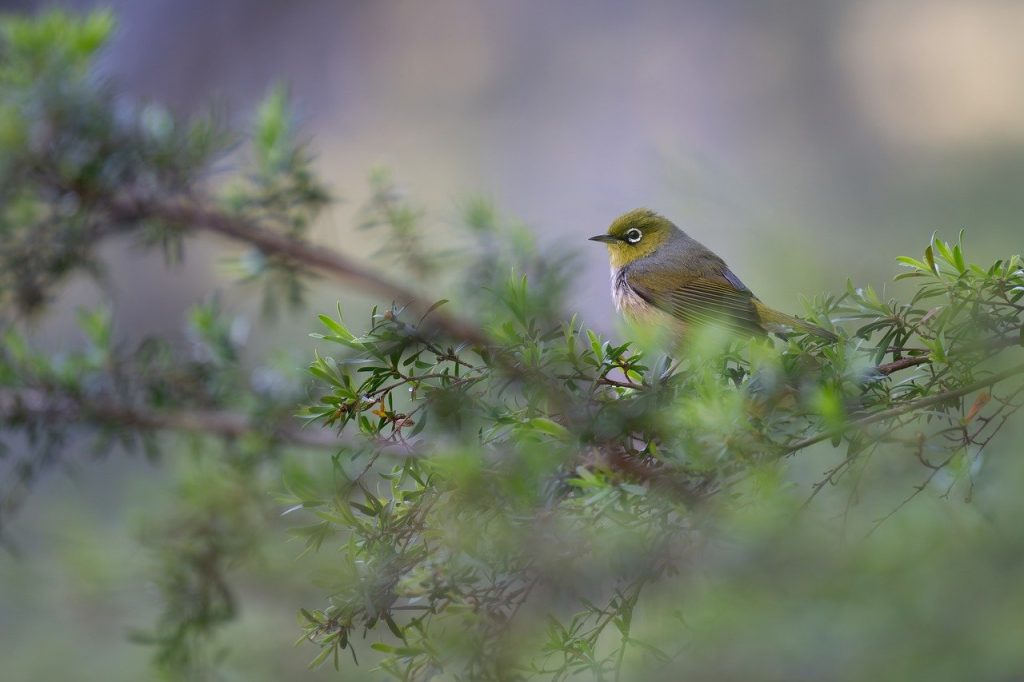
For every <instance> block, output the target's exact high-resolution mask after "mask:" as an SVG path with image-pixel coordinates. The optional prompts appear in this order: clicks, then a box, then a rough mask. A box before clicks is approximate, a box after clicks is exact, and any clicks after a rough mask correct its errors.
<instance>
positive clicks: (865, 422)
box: [780, 363, 1024, 456]
mask: <svg viewBox="0 0 1024 682" xmlns="http://www.w3.org/2000/svg"><path fill="white" fill-rule="evenodd" d="M1018 374H1024V363H1022V364H1019V365H1014V366H1013V367H1010V368H1009V369H1006V370H1003V371H1002V372H996V373H995V374H993V375H992V376H990V377H986V378H985V379H979V380H978V381H975V382H973V383H970V384H967V385H965V386H961V387H960V388H956V389H953V390H952V391H945V392H943V393H938V394H936V395H932V396H928V397H927V398H921V399H920V400H912V401H910V402H908V403H904V404H903V405H900V406H898V407H893V408H891V409H888V410H882V411H880V412H875V413H873V414H869V415H868V416H866V417H861V418H860V419H856V420H854V421H852V422H850V423H848V424H845V425H843V426H842V427H840V428H837V429H831V430H829V431H825V432H824V433H819V434H818V435H816V436H810V437H808V438H804V439H802V440H798V441H796V442H795V443H790V444H789V445H787V446H785V447H784V448H783V450H782V452H781V453H780V454H781V455H782V456H785V455H789V454H792V453H794V452H796V451H797V450H803V449H804V448H806V447H810V446H811V445H814V444H816V443H820V442H822V441H825V440H829V439H831V438H835V437H837V436H841V435H843V434H844V433H847V432H849V431H853V430H856V429H860V428H863V427H865V426H870V425H871V424H875V423H878V422H880V421H885V420H886V419H892V418H894V417H899V416H901V415H904V414H907V413H910V412H917V411H918V410H923V409H925V408H928V407H931V406H932V405H938V404H939V403H943V402H946V401H947V400H952V399H953V398H960V397H962V396H965V395H969V394H971V393H974V392H975V391H978V390H981V389H983V388H988V387H989V386H992V385H993V384H997V383H999V382H1000V381H1003V380H1004V379H1008V378H1010V377H1012V376H1016V375H1018Z"/></svg>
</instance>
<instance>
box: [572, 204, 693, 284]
mask: <svg viewBox="0 0 1024 682" xmlns="http://www.w3.org/2000/svg"><path fill="white" fill-rule="evenodd" d="M678 233H679V228H678V227H676V226H675V225H673V224H672V221H670V220H669V219H668V218H665V217H663V216H660V215H658V214H657V213H655V212H654V211H652V210H650V209H646V208H638V209H636V210H633V211H630V212H629V213H626V214H623V215H621V216H619V217H618V218H616V219H615V222H613V223H612V224H611V226H609V228H608V232H607V233H605V234H599V235H597V236H595V237H591V238H590V241H594V242H602V243H604V244H606V245H607V246H608V258H609V260H610V261H611V266H612V267H613V268H615V269H616V270H618V269H619V268H621V267H624V266H626V265H629V264H630V263H632V262H633V261H635V260H637V259H638V258H644V257H645V256H649V255H651V254H652V253H655V252H656V251H657V250H658V249H659V248H661V247H662V246H664V245H665V244H666V243H667V242H669V241H670V240H671V239H672V237H674V236H676V235H677V234H678Z"/></svg>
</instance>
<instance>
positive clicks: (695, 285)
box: [590, 209, 838, 342]
mask: <svg viewBox="0 0 1024 682" xmlns="http://www.w3.org/2000/svg"><path fill="white" fill-rule="evenodd" d="M590 239H591V241H595V242H602V243H604V244H606V245H607V246H608V258H609V261H610V263H611V269H612V297H613V298H614V299H615V307H616V308H617V309H618V310H619V312H621V313H623V314H625V315H626V316H628V317H630V318H632V319H633V320H634V321H635V322H638V323H640V324H648V323H664V322H666V321H668V322H669V323H670V324H671V325H672V326H673V327H674V328H675V329H677V330H678V331H679V332H680V333H681V334H686V333H687V332H689V331H690V330H692V329H695V328H704V327H707V326H710V325H714V326H718V327H720V328H722V329H724V330H726V331H727V332H729V333H730V334H732V335H735V336H742V337H750V336H764V335H765V334H767V333H769V332H771V333H777V334H782V335H785V334H813V335H815V336H819V337H821V338H823V339H825V340H827V341H830V342H832V341H836V340H838V337H837V336H836V335H835V334H833V333H832V332H830V331H828V330H826V329H822V328H821V327H818V326H815V325H813V324H810V323H809V322H805V321H804V320H801V319H798V318H796V317H793V316H792V315H786V314H785V313H781V312H779V311H777V310H773V309H771V308H769V307H768V306H766V305H765V304H764V303H762V302H761V301H760V300H758V298H757V297H756V296H754V294H753V293H751V291H750V289H748V288H747V287H746V286H745V285H744V284H743V282H741V281H740V279H739V278H738V277H737V276H736V275H734V274H733V273H732V271H731V270H730V269H729V267H728V266H727V265H726V264H725V261H724V260H722V259H721V258H719V257H718V256H717V255H715V254H714V253H713V252H712V251H711V250H710V249H708V248H707V247H705V246H704V245H703V244H701V243H700V242H698V241H696V240H695V239H693V238H691V237H690V236H688V235H687V234H686V233H685V232H683V231H682V230H680V229H679V228H678V227H676V226H675V225H674V224H673V223H672V222H671V221H670V220H668V219H667V218H664V217H662V216H660V215H658V214H657V213H655V212H654V211H650V210H647V209H637V210H634V211H630V212H629V213H626V214H625V215H622V216H619V218H617V219H616V220H615V222H613V223H612V224H611V226H610V227H609V228H608V232H607V234H600V235H597V236H595V237H591V238H590Z"/></svg>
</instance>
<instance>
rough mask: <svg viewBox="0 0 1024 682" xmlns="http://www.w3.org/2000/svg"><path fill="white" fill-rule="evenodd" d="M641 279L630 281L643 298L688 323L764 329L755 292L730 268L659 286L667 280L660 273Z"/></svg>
mask: <svg viewBox="0 0 1024 682" xmlns="http://www.w3.org/2000/svg"><path fill="white" fill-rule="evenodd" d="M638 279H639V278H638ZM642 279H643V280H644V283H643V284H639V283H638V282H636V281H635V280H634V281H630V282H629V284H630V286H631V287H633V288H634V289H635V290H636V291H637V293H638V294H640V295H641V296H642V297H643V298H645V299H647V300H648V301H650V302H651V303H652V304H653V305H655V306H656V307H658V308H660V309H662V310H663V311H665V312H667V313H669V314H670V315H672V316H673V317H676V318H678V319H680V320H682V321H683V322H684V323H686V324H687V325H694V326H704V325H709V324H711V325H718V326H721V327H724V328H725V329H727V330H729V331H731V332H733V333H735V334H738V335H741V336H750V335H755V334H756V335H762V334H764V333H765V330H764V327H763V326H762V325H761V320H760V317H759V315H758V312H757V308H756V307H755V306H754V301H755V300H756V299H755V298H754V295H753V294H752V293H751V292H750V290H749V289H747V288H746V287H745V286H743V282H741V281H740V280H739V278H738V277H736V276H735V275H734V274H732V272H731V271H729V270H728V269H727V268H726V269H723V271H722V272H721V273H707V274H704V275H701V276H698V277H693V278H691V279H689V280H687V281H686V282H685V283H684V284H682V285H676V286H659V285H662V284H663V283H665V281H666V280H665V279H663V278H659V277H657V276H655V277H653V278H652V277H649V276H648V277H644V278H642ZM645 285H646V286H645Z"/></svg>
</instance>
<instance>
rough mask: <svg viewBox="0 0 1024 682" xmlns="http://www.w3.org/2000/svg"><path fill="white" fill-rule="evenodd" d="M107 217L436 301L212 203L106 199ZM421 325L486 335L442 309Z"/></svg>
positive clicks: (484, 341)
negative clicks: (201, 236) (242, 246)
mask: <svg viewBox="0 0 1024 682" xmlns="http://www.w3.org/2000/svg"><path fill="white" fill-rule="evenodd" d="M107 206H108V210H109V212H110V215H111V217H113V218H114V219H116V220H121V221H137V220H143V219H147V218H149V219H153V218H155V219H159V220H162V221H165V222H167V223H169V224H170V225H172V226H175V225H177V226H180V227H181V228H182V229H186V230H187V229H198V230H206V231H207V232H213V233H215V234H219V235H221V236H222V237H227V238H228V239H232V240H235V241H239V242H245V243H247V244H249V245H251V246H254V247H256V248H257V249H259V250H260V251H262V252H263V253H267V254H273V255H276V256H282V257H284V258H288V259H290V260H293V261H298V262H301V263H302V264H304V265H307V266H309V267H311V268H314V269H316V270H319V271H321V272H324V273H327V274H329V275H331V276H332V277H334V278H336V279H339V280H342V281H346V282H350V283H352V284H355V285H356V286H358V287H360V288H361V289H364V290H368V291H374V292H376V293H378V294H382V295H384V296H387V297H388V298H391V299H392V300H394V301H396V302H399V303H401V304H404V305H409V306H410V307H411V308H412V309H414V310H416V311H418V312H420V313H421V314H426V313H427V312H428V311H429V310H430V306H431V305H433V303H434V301H433V300H432V299H429V298H427V297H425V296H424V295H423V293H422V292H421V293H417V292H414V291H412V290H411V289H407V288H405V287H403V286H400V285H397V284H394V283H392V282H389V281H388V280H386V279H384V278H383V277H381V276H380V275H378V274H377V273H376V272H374V271H372V270H370V269H368V268H365V267H363V266H361V265H359V264H358V263H356V262H354V261H352V260H350V259H349V258H347V257H345V256H344V255H342V254H340V253H338V252H337V251H333V250H331V249H329V248H326V247H323V246H316V245H314V244H311V243H309V242H306V241H300V240H298V239H293V238H291V237H287V236H285V235H283V234H280V233H279V232H275V231H273V230H270V229H267V228H265V227H261V226H260V225H258V224H256V223H255V222H252V221H248V220H244V219H242V218H238V217H236V216H233V215H231V214H229V213H226V212H224V211H220V210H217V209H211V208H208V207H206V206H203V205H201V204H199V203H198V202H196V201H193V200H187V199H171V200H164V199H153V198H145V199H143V198H138V197H121V198H114V199H111V200H110V201H109V202H108V204H107ZM424 325H426V326H429V327H433V328H435V329H436V330H438V331H441V332H443V333H444V334H445V335H447V336H450V337H451V338H453V339H458V340H461V341H466V342H468V343H471V344H473V345H488V344H489V343H490V339H488V337H487V335H486V334H485V333H484V332H483V330H481V329H479V328H478V327H476V326H474V325H472V324H471V323H468V322H466V321H464V320H461V319H459V318H457V317H455V316H453V315H451V314H449V313H446V312H444V311H442V310H436V309H435V310H434V311H431V312H430V316H429V317H428V318H427V319H425V320H424Z"/></svg>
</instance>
